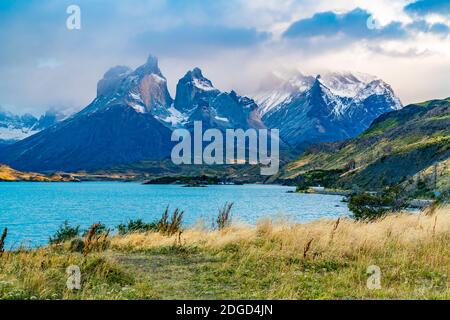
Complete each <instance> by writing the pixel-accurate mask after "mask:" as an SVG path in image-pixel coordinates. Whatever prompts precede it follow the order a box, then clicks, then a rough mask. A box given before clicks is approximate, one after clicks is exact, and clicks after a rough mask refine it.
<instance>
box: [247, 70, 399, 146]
mask: <svg viewBox="0 0 450 320" xmlns="http://www.w3.org/2000/svg"><path fill="white" fill-rule="evenodd" d="M279 82H281V83H280V84H279V85H277V86H276V87H275V89H272V90H269V91H265V92H262V93H260V94H259V95H258V97H257V98H256V100H257V102H258V104H259V109H258V110H259V113H260V115H261V117H262V120H263V122H264V123H265V124H266V125H267V127H269V128H279V129H280V137H281V139H282V140H283V141H284V142H286V143H288V144H290V145H293V146H297V147H299V148H300V149H303V148H305V147H306V146H307V145H310V144H313V143H318V142H334V141H340V140H345V139H349V138H353V137H355V136H357V135H358V134H360V133H361V132H363V131H364V130H365V129H367V128H368V127H369V126H370V124H371V123H372V121H373V120H375V119H376V118H377V117H379V116H380V115H382V114H383V113H386V112H389V111H393V110H399V109H401V108H402V104H401V102H400V100H399V99H398V98H397V97H396V96H395V94H394V92H393V90H392V88H391V87H390V86H389V85H388V84H387V83H385V82H384V81H382V80H381V79H377V78H375V77H373V76H369V75H364V74H351V73H326V74H324V75H323V76H320V75H319V76H317V77H312V76H307V75H303V74H301V73H300V74H297V75H295V76H294V77H292V78H290V79H288V80H287V81H279Z"/></svg>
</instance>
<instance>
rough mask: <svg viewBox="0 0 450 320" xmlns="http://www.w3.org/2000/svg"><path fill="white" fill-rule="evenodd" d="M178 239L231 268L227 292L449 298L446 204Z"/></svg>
mask: <svg viewBox="0 0 450 320" xmlns="http://www.w3.org/2000/svg"><path fill="white" fill-rule="evenodd" d="M177 243H178V240H177V238H176V237H175V236H174V237H164V236H162V235H160V234H157V233H151V232H150V233H147V234H133V235H128V236H125V237H116V238H114V239H113V240H112V247H113V248H114V249H116V250H118V251H125V252H130V251H136V250H137V251H144V252H145V251H149V252H152V251H153V252H155V251H158V250H159V249H160V248H163V247H169V246H174V245H175V244H177ZM181 243H182V245H183V247H185V248H198V250H200V251H202V252H208V253H209V254H213V256H214V257H219V258H220V259H222V260H221V261H222V263H221V265H220V267H218V266H215V267H211V268H210V269H208V270H209V271H210V272H213V273H214V274H227V275H229V276H227V277H226V279H222V280H220V281H224V282H225V283H235V284H236V286H237V287H238V288H240V289H241V290H243V291H242V292H241V291H240V290H239V289H236V290H235V291H234V292H233V295H226V294H225V295H222V296H221V297H225V298H264V299H266V298H273V299H335V298H338V299H340V298H345V299H348V298H350V299H362V298H364V299H365V298H377V299H378V298H382V299H396V298H400V299H450V284H449V275H450V207H448V206H447V207H442V208H438V209H437V210H436V211H435V212H434V214H431V215H430V214H426V213H421V214H411V213H400V214H392V215H389V216H386V217H385V218H384V219H381V220H378V221H375V222H372V223H364V222H355V221H353V220H351V219H348V218H341V219H339V222H338V221H336V220H335V221H332V220H318V221H314V222H311V223H306V224H292V223H288V222H283V221H270V220H266V221H262V222H260V223H259V224H258V225H257V227H249V226H245V225H234V226H232V227H230V228H228V229H226V230H223V231H205V230H201V229H190V230H185V231H184V232H183V235H182V238H181ZM371 265H376V266H379V267H380V269H381V271H382V289H380V290H370V289H369V288H368V287H367V283H366V282H367V277H368V275H367V268H368V267H369V266H371ZM205 278H207V279H210V278H208V277H206V276H205ZM196 281H197V282H198V283H202V282H203V281H205V282H206V283H205V288H207V287H208V286H210V285H218V283H217V282H218V281H219V280H217V281H211V280H208V281H206V280H204V279H203V278H202V277H201V276H197V277H196ZM211 283H212V284H211ZM237 284H239V285H237ZM242 288H246V289H245V290H244V289H242Z"/></svg>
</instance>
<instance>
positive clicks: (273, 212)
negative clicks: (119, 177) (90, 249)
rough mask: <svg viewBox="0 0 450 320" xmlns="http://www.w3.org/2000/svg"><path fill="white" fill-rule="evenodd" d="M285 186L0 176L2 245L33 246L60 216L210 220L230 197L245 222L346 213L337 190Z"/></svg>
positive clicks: (107, 220)
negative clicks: (177, 212)
mask: <svg viewBox="0 0 450 320" xmlns="http://www.w3.org/2000/svg"><path fill="white" fill-rule="evenodd" d="M289 190H295V188H293V187H284V186H275V185H243V186H208V187H207V188H186V187H183V186H179V185H142V184H139V183H122V182H83V183H29V182H13V183H8V182H0V230H1V231H3V228H4V227H8V230H9V232H8V237H7V248H10V247H17V246H18V245H26V246H38V245H44V244H46V243H47V242H48V238H49V236H51V235H53V234H54V233H55V231H56V230H57V229H58V227H59V225H61V223H63V222H64V221H65V220H68V221H69V223H70V224H71V225H80V226H81V227H82V228H83V229H86V228H88V227H89V226H90V225H92V224H93V223H95V222H98V221H101V222H102V223H104V224H106V225H107V226H108V227H111V228H114V227H116V226H117V225H118V224H120V223H124V222H127V221H128V220H130V219H137V218H141V219H143V220H144V221H146V222H151V221H154V220H156V219H159V218H160V217H161V214H162V212H163V211H164V209H165V207H166V206H167V205H170V208H171V209H175V208H180V209H181V210H184V211H185V214H184V224H185V225H190V224H194V223H196V222H197V221H199V220H204V221H206V222H207V223H208V225H210V223H211V221H212V218H213V216H214V215H216V214H217V210H218V208H219V207H222V206H223V205H224V204H225V202H227V201H228V202H234V207H233V211H232V212H233V218H234V219H235V220H239V221H242V222H246V223H250V224H254V223H256V222H257V221H258V220H261V219H263V218H270V217H274V218H275V217H283V218H287V219H290V220H293V221H297V222H306V221H310V220H314V219H318V218H323V217H328V218H336V217H339V216H342V215H348V214H349V211H348V208H347V206H346V204H345V203H343V202H341V200H342V197H341V196H332V195H313V194H298V193H287V191H289ZM1 231H0V232H1Z"/></svg>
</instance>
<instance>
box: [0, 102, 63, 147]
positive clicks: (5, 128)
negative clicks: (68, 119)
mask: <svg viewBox="0 0 450 320" xmlns="http://www.w3.org/2000/svg"><path fill="white" fill-rule="evenodd" d="M63 118H64V115H63V114H62V113H60V112H58V111H55V110H49V111H47V112H45V114H43V115H42V116H40V117H39V118H36V117H35V116H33V115H31V114H24V115H20V116H19V115H15V114H13V113H11V112H8V111H6V110H4V109H3V108H1V107H0V144H12V143H14V142H17V141H19V140H22V139H25V138H27V137H29V136H31V135H33V134H35V133H37V132H39V131H41V130H44V129H46V128H48V127H50V126H52V125H54V124H56V123H57V122H58V121H61V120H62V119H63Z"/></svg>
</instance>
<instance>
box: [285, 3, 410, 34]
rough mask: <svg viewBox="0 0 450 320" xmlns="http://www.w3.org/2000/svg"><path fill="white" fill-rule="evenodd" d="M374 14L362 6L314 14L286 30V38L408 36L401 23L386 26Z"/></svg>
mask: <svg viewBox="0 0 450 320" xmlns="http://www.w3.org/2000/svg"><path fill="white" fill-rule="evenodd" d="M371 19H372V15H371V14H370V13H369V12H367V11H365V10H363V9H360V8H356V9H354V10H352V11H349V12H346V13H342V14H337V13H334V12H331V11H327V12H320V13H316V14H314V15H313V16H312V17H311V18H306V19H301V20H298V21H296V22H294V23H293V24H291V25H290V27H289V28H288V29H287V30H286V31H285V32H284V34H283V36H284V37H285V38H291V39H292V38H302V39H305V38H313V37H335V36H342V37H347V38H351V39H373V38H400V37H404V36H406V33H405V30H403V29H402V26H401V23H399V22H391V23H390V24H388V25H386V26H379V25H376V24H374V25H373V26H372V25H371V23H373V21H372V20H371Z"/></svg>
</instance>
